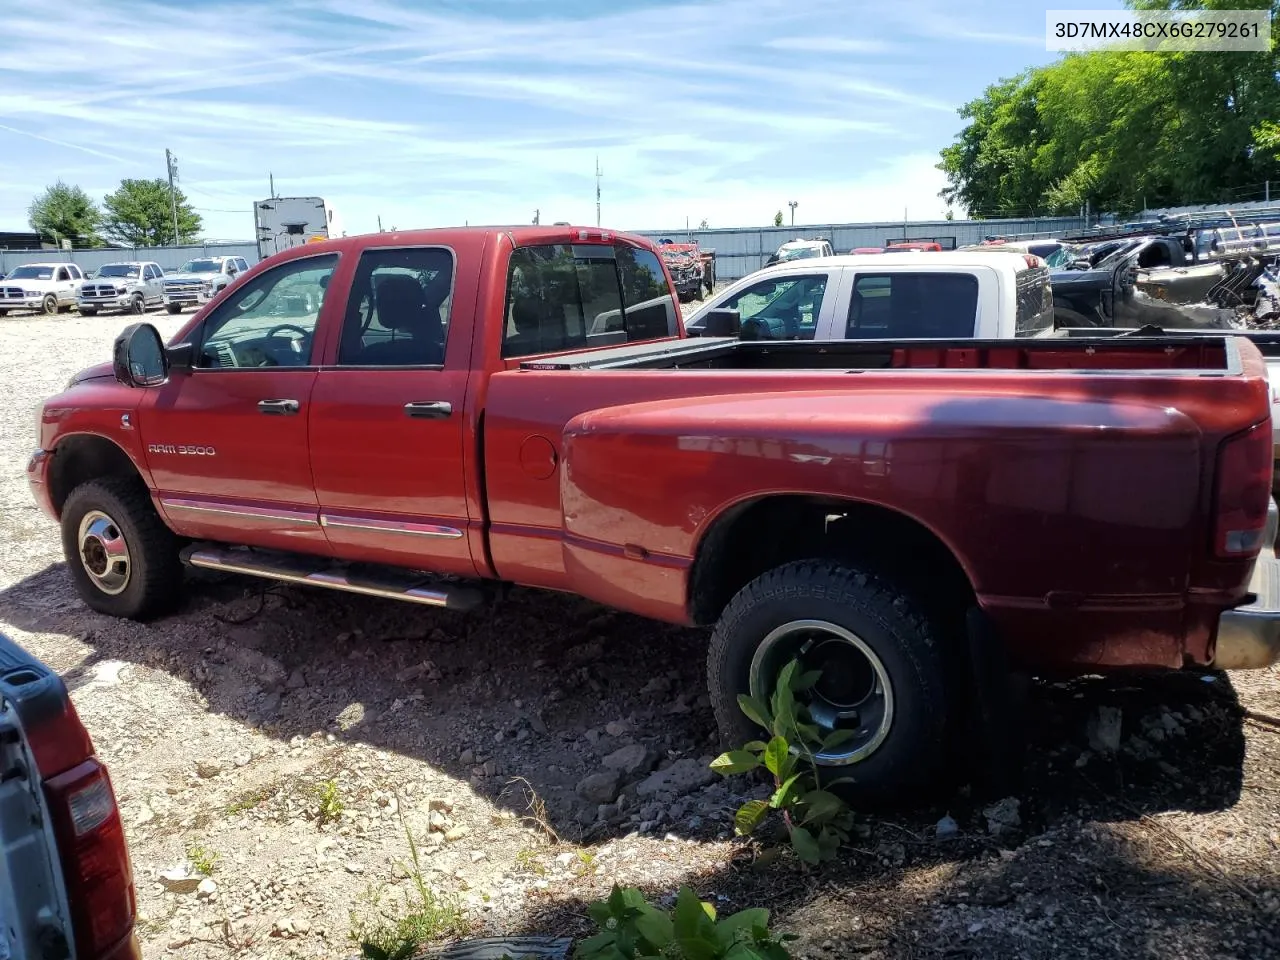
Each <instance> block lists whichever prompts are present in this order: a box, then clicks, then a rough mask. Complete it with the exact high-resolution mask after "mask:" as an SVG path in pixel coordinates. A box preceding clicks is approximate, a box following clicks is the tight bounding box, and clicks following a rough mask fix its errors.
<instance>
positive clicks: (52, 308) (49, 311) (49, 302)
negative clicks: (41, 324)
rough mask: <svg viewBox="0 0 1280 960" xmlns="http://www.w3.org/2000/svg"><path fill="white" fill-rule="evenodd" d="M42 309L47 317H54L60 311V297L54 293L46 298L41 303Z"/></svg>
mask: <svg viewBox="0 0 1280 960" xmlns="http://www.w3.org/2000/svg"><path fill="white" fill-rule="evenodd" d="M40 310H41V312H42V313H44V315H45V316H46V317H52V316H54V315H55V314H56V313H57V312H58V298H57V297H55V296H54V295H53V294H52V293H51V294H49V295H48V296H46V297H45V298H44V300H43V301H42V302H41V304H40Z"/></svg>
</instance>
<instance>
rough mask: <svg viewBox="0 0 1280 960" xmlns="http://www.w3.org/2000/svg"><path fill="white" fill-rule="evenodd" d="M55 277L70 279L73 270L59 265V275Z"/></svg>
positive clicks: (57, 278)
mask: <svg viewBox="0 0 1280 960" xmlns="http://www.w3.org/2000/svg"><path fill="white" fill-rule="evenodd" d="M54 279H56V280H70V279H71V271H69V270H68V269H67V268H66V267H59V268H58V276H57V277H55V278H54Z"/></svg>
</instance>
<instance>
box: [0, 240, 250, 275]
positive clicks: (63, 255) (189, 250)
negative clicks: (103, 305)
mask: <svg viewBox="0 0 1280 960" xmlns="http://www.w3.org/2000/svg"><path fill="white" fill-rule="evenodd" d="M196 257H244V258H245V259H246V260H247V261H249V265H250V266H253V264H255V263H257V262H258V245H257V244H256V243H253V242H252V241H249V242H246V243H195V244H187V245H184V246H181V247H98V248H94V249H92V250H0V273H5V274H7V273H8V272H9V271H10V270H12V269H13V268H14V267H16V266H19V265H21V264H24V263H68V262H70V263H75V264H78V265H79V267H80V269H81V270H83V271H84V272H85V273H86V274H88V273H91V272H93V271H94V270H96V269H98V267H100V266H102V265H103V264H104V263H120V262H122V261H127V260H154V261H155V262H156V263H158V264H160V266H162V267H164V269H165V270H166V271H173V270H177V269H178V268H179V267H180V266H182V265H183V264H184V263H186V262H187V261H188V260H194V259H195V258H196Z"/></svg>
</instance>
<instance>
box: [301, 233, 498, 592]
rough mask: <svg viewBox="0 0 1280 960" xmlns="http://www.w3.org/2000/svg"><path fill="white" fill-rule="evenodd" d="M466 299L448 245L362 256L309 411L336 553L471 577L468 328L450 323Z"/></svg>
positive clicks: (471, 294) (325, 522)
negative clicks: (466, 448) (467, 466)
mask: <svg viewBox="0 0 1280 960" xmlns="http://www.w3.org/2000/svg"><path fill="white" fill-rule="evenodd" d="M464 252H465V251H464ZM479 261H480V257H479V251H478V250H477V251H476V255H475V256H474V257H472V258H471V262H479ZM475 297H476V278H475V277H471V278H467V279H465V280H463V281H459V280H458V278H457V277H456V262H455V255H454V251H453V250H452V249H449V248H446V247H438V246H416V247H371V248H367V249H365V250H364V251H363V252H362V254H361V256H360V260H359V262H358V264H357V265H356V269H355V275H354V278H353V280H352V283H351V293H350V298H349V300H348V302H347V306H346V312H345V315H344V317H343V326H342V332H341V335H340V337H339V338H338V342H337V343H336V344H333V345H332V346H331V348H330V349H331V351H332V354H333V356H332V360H331V362H330V363H328V364H326V365H325V366H323V367H321V368H320V370H319V372H318V374H317V376H316V384H315V390H314V393H313V396H312V402H311V408H310V415H309V416H310V433H311V472H312V475H313V476H314V477H315V486H316V494H317V498H318V500H319V508H320V523H321V525H322V526H323V528H324V531H325V534H326V536H327V537H328V540H329V544H330V546H331V549H332V551H333V553H334V554H336V555H337V556H341V557H343V558H344V559H349V560H360V561H365V562H370V563H385V564H391V565H395V566H402V567H410V568H416V569H423V570H430V571H434V572H439V573H451V574H456V575H459V576H475V575H476V566H475V564H474V562H473V561H472V558H471V548H470V545H469V540H470V538H469V537H468V530H469V526H470V523H471V520H470V516H469V512H468V507H467V496H466V476H465V472H464V469H465V461H466V458H465V456H464V442H465V436H466V413H465V409H464V405H465V401H466V390H467V382H468V378H469V374H470V370H471V335H472V329H473V327H472V325H471V324H470V323H455V322H451V318H452V316H454V315H461V316H468V315H469V314H471V313H472V312H473V311H474V308H475Z"/></svg>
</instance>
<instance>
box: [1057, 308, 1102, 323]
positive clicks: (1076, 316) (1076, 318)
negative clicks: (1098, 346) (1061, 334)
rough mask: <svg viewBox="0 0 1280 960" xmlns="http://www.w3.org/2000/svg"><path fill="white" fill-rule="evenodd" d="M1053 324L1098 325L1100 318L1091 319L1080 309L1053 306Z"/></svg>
mask: <svg viewBox="0 0 1280 960" xmlns="http://www.w3.org/2000/svg"><path fill="white" fill-rule="evenodd" d="M1053 325H1054V326H1055V327H1096V326H1098V318H1097V317H1094V318H1092V319H1090V318H1089V317H1087V316H1085V315H1084V314H1083V313H1081V312H1080V311H1078V310H1072V309H1071V308H1070V307H1060V306H1058V305H1056V304H1055V305H1054V307H1053Z"/></svg>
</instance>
